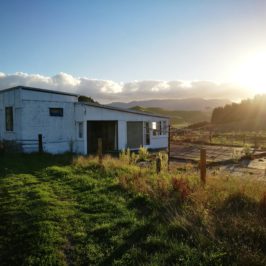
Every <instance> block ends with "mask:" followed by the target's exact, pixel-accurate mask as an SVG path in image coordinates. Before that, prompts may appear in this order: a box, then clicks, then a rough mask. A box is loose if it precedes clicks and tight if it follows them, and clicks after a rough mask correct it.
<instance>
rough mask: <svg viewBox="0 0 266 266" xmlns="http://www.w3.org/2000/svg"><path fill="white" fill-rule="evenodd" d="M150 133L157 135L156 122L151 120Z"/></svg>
mask: <svg viewBox="0 0 266 266" xmlns="http://www.w3.org/2000/svg"><path fill="white" fill-rule="evenodd" d="M151 125H152V135H153V136H156V135H157V123H156V122H152V124H151Z"/></svg>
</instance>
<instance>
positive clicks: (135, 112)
mask: <svg viewBox="0 0 266 266" xmlns="http://www.w3.org/2000/svg"><path fill="white" fill-rule="evenodd" d="M75 104H84V105H89V106H92V107H96V108H104V109H109V110H113V111H119V112H125V113H131V114H138V115H146V116H153V117H160V118H167V119H169V117H167V116H162V115H157V114H153V113H146V112H141V111H135V110H130V109H123V108H118V107H113V106H109V105H103V104H97V103H89V102H77V103H75Z"/></svg>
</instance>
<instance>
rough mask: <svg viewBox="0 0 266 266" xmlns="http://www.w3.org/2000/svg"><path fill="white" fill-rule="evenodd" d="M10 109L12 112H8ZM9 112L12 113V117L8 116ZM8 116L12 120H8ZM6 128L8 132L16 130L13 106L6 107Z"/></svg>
mask: <svg viewBox="0 0 266 266" xmlns="http://www.w3.org/2000/svg"><path fill="white" fill-rule="evenodd" d="M10 110H11V113H8V111H10ZM8 114H9V115H10V117H8ZM8 118H9V119H10V121H8ZM9 123H10V124H9ZM5 130H6V132H14V108H13V106H6V107H5Z"/></svg>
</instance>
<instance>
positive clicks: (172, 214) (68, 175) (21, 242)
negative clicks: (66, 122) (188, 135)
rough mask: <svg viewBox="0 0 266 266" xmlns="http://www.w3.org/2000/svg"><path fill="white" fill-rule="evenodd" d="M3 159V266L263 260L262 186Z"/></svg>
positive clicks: (40, 158)
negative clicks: (204, 185)
mask: <svg viewBox="0 0 266 266" xmlns="http://www.w3.org/2000/svg"><path fill="white" fill-rule="evenodd" d="M0 159H1V168H0V217H1V219H0V261H1V265H175V264H178V265H230V264H233V263H236V264H238V265H265V262H266V250H265V241H266V227H265V225H266V224H265V213H263V212H262V211H265V206H264V205H263V203H261V204H259V200H260V198H261V196H262V193H263V191H265V186H263V185H262V184H261V183H258V182H255V181H254V183H251V182H244V181H242V182H239V181H237V180H235V179H232V180H230V179H229V180H228V179H224V178H223V179H222V180H221V179H217V178H215V177H214V178H211V179H210V180H209V181H208V185H207V187H206V189H203V188H202V187H201V186H200V185H199V183H198V181H197V177H194V173H192V172H190V171H187V172H186V174H184V173H181V172H176V171H175V172H172V173H170V174H167V173H163V174H162V175H161V176H159V178H158V177H157V176H156V175H155V174H154V173H153V170H150V169H142V170H140V168H139V167H137V166H134V165H128V164H127V163H126V162H125V161H118V160H114V159H110V158H109V159H106V160H104V166H100V165H98V163H97V161H95V160H93V159H91V160H88V159H83V158H80V159H78V160H77V161H76V163H74V164H73V163H71V157H70V156H68V155H64V156H50V155H6V156H5V157H2V158H0ZM181 175H182V176H183V179H182V180H183V181H182V182H181V183H180V182H178V181H177V180H180V179H176V177H178V178H180V176H181ZM184 180H187V181H186V182H184ZM188 184H189V187H188V186H187V185H188ZM261 206H264V209H261Z"/></svg>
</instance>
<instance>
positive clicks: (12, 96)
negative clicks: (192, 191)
mask: <svg viewBox="0 0 266 266" xmlns="http://www.w3.org/2000/svg"><path fill="white" fill-rule="evenodd" d="M78 98H79V95H76V94H71V93H66V92H59V91H51V90H44V89H38V88H31V87H24V86H17V87H13V88H9V89H5V90H1V91H0V141H4V140H9V141H15V142H17V143H19V144H20V145H21V147H22V150H23V151H24V152H35V151H38V147H39V146H38V138H41V139H42V143H43V150H44V151H45V152H49V153H63V152H67V151H73V152H76V153H80V154H89V153H95V152H96V150H97V139H98V138H102V143H103V150H104V151H105V152H115V151H118V150H122V149H126V148H130V149H138V148H139V147H140V146H144V147H147V148H149V149H164V148H167V145H168V134H167V131H168V130H167V129H168V125H169V119H168V118H167V117H164V116H158V115H153V114H148V113H143V112H137V111H132V110H127V109H121V108H114V107H110V106H105V105H98V104H93V103H87V102H79V101H78Z"/></svg>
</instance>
